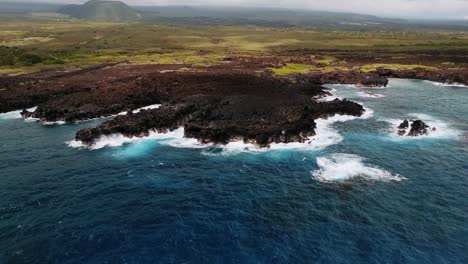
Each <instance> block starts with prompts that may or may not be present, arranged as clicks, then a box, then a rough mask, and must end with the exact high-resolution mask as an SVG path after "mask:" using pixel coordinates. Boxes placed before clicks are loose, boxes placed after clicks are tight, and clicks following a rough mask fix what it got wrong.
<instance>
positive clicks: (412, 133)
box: [398, 120, 437, 137]
mask: <svg viewBox="0 0 468 264" xmlns="http://www.w3.org/2000/svg"><path fill="white" fill-rule="evenodd" d="M408 129H409V131H408ZM436 130H437V128H435V127H433V128H431V127H429V125H427V124H426V123H425V122H423V121H421V120H414V121H411V125H410V121H408V120H404V121H403V122H402V123H401V124H400V125H399V126H398V135H399V136H407V137H419V136H427V135H429V133H430V131H436ZM407 131H408V132H407Z"/></svg>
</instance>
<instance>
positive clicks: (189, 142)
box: [67, 108, 373, 155]
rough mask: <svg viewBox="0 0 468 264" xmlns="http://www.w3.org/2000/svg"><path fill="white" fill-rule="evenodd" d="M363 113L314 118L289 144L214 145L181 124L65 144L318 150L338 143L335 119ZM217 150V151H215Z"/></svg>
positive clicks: (235, 150) (233, 150)
mask: <svg viewBox="0 0 468 264" xmlns="http://www.w3.org/2000/svg"><path fill="white" fill-rule="evenodd" d="M365 109H366V112H365V113H364V114H363V115H362V116H361V117H355V116H347V115H335V116H333V117H329V118H327V119H317V120H316V121H315V122H316V124H317V128H316V129H315V132H316V135H315V136H313V137H310V138H309V139H308V140H307V141H306V142H305V143H288V144H281V143H280V144H271V146H270V148H259V147H258V146H256V145H255V144H251V143H244V142H243V141H234V142H230V143H228V144H226V145H216V146H215V145H213V144H202V143H200V142H199V141H198V140H197V139H193V138H185V137H184V128H183V127H181V128H179V129H177V130H174V131H171V132H169V133H158V132H153V131H150V132H149V136H147V137H143V138H139V137H132V138H128V137H125V136H124V135H122V134H112V135H107V136H101V137H99V138H98V139H96V140H95V142H94V144H92V145H91V146H87V145H85V144H83V143H82V142H80V141H76V140H72V141H70V142H67V144H68V146H70V147H74V148H87V149H91V150H96V149H102V148H105V147H119V146H123V145H125V144H129V143H132V142H137V141H141V140H160V141H161V142H160V144H161V145H168V146H172V147H176V148H197V149H201V148H213V147H215V148H218V149H220V150H221V151H219V152H212V151H204V152H203V154H206V155H232V154H239V153H245V152H253V153H258V152H266V151H278V150H320V149H324V148H326V147H328V146H331V145H334V144H337V143H339V142H341V141H342V140H343V138H342V137H341V135H340V134H339V133H338V131H337V130H336V129H335V128H333V124H334V123H337V122H346V121H350V120H353V119H366V118H369V117H371V116H372V115H373V111H372V110H371V109H368V108H365ZM214 153H216V154H214Z"/></svg>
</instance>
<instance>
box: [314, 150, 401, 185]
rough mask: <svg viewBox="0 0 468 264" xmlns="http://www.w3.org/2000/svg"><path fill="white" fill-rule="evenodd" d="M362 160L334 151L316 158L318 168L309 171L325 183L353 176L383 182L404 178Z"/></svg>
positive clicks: (358, 157) (348, 178)
mask: <svg viewBox="0 0 468 264" xmlns="http://www.w3.org/2000/svg"><path fill="white" fill-rule="evenodd" d="M364 161H365V159H364V158H363V157H361V156H358V155H353V154H342V153H336V154H332V155H330V156H327V157H319V158H317V165H318V166H319V169H318V170H315V171H312V172H311V173H312V176H313V178H314V179H316V180H318V181H321V182H326V183H332V182H345V181H349V180H352V179H355V178H361V179H365V180H371V181H385V182H389V181H401V180H403V179H405V178H404V177H402V176H400V175H398V174H392V173H390V172H388V171H386V170H384V169H382V168H379V167H376V166H372V165H369V164H365V163H364Z"/></svg>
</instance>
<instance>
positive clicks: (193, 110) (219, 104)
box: [76, 74, 364, 147]
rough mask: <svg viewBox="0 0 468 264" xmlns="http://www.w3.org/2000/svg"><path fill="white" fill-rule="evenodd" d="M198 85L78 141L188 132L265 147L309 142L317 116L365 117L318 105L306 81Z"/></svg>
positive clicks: (342, 106) (337, 105)
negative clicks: (178, 131)
mask: <svg viewBox="0 0 468 264" xmlns="http://www.w3.org/2000/svg"><path fill="white" fill-rule="evenodd" d="M201 80H203V81H201ZM200 82H202V83H204V84H203V85H201V84H200V83H199V85H198V87H197V85H194V84H193V83H192V85H191V86H184V85H182V86H176V87H172V89H170V91H171V92H170V93H171V96H169V97H170V98H172V99H171V100H170V101H169V102H167V103H165V104H163V105H162V106H161V107H160V108H159V109H153V110H146V111H141V112H140V113H137V114H131V115H126V116H119V117H116V118H114V119H113V120H111V121H108V122H105V123H103V124H102V125H100V126H98V127H96V128H89V129H84V130H81V131H79V132H78V133H77V135H76V140H79V141H82V142H84V143H85V144H92V143H93V142H94V141H95V140H96V139H98V138H99V137H100V136H101V135H110V134H116V133H119V134H123V135H125V136H127V137H134V136H136V137H141V136H145V135H148V133H149V131H157V132H162V133H164V132H167V131H171V130H174V129H177V128H179V127H184V128H185V136H186V137H190V138H196V139H198V140H199V141H200V142H202V143H215V144H226V143H228V142H229V141H232V140H244V141H245V142H251V143H255V144H257V145H258V146H260V147H267V146H268V145H269V144H271V143H290V142H304V141H306V140H307V138H308V137H310V136H314V135H315V128H316V124H315V121H314V120H315V119H317V118H319V117H327V116H332V115H335V114H347V115H354V116H360V115H362V113H364V109H363V107H362V106H361V105H359V104H356V103H353V102H349V101H340V100H335V101H332V102H326V103H320V102H316V101H315V100H313V99H312V98H313V97H314V96H316V95H319V94H322V93H323V90H322V87H321V86H320V85H318V84H316V83H314V81H313V80H310V79H307V78H298V79H294V80H287V79H278V78H273V77H268V76H255V75H249V74H247V75H244V74H240V75H236V74H234V75H228V76H224V77H223V78H220V76H219V75H217V76H212V75H210V74H207V75H205V76H204V78H203V79H200ZM207 82H208V83H207ZM179 84H180V83H179ZM164 91H166V92H168V91H169V90H167V89H164ZM160 95H161V97H164V96H165V95H164V93H160Z"/></svg>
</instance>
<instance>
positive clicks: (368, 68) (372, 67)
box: [361, 64, 437, 72]
mask: <svg viewBox="0 0 468 264" xmlns="http://www.w3.org/2000/svg"><path fill="white" fill-rule="evenodd" d="M379 68H382V69H389V70H428V71H435V70H437V68H436V67H431V66H424V65H403V64H368V65H364V66H362V67H361V71H363V72H372V71H376V70H377V69H379Z"/></svg>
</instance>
